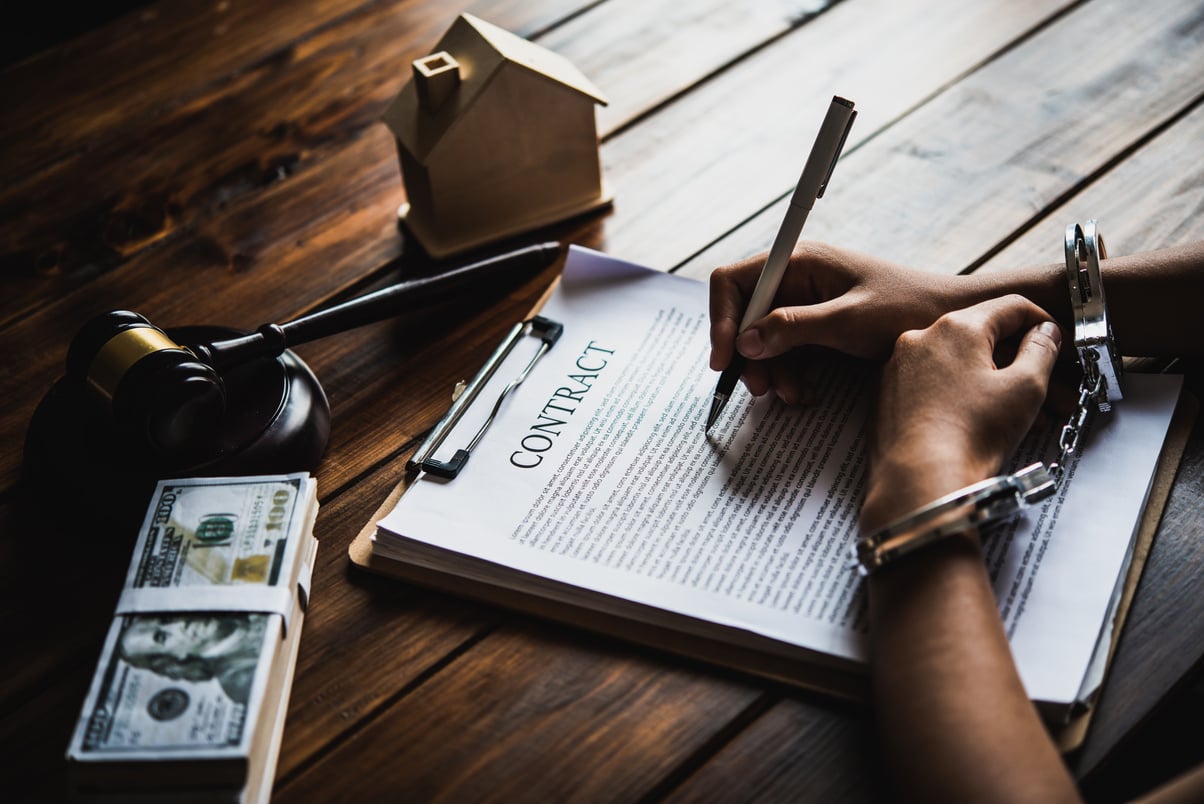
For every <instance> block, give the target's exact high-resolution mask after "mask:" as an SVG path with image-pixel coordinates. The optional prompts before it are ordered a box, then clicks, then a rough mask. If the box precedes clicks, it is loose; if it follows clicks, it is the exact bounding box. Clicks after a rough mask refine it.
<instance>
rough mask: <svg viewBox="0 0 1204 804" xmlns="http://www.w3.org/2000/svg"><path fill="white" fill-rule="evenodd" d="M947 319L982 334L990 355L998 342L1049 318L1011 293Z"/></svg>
mask: <svg viewBox="0 0 1204 804" xmlns="http://www.w3.org/2000/svg"><path fill="white" fill-rule="evenodd" d="M949 317H950V318H952V319H956V320H958V322H959V323H961V324H962V325H965V326H968V327H971V328H972V329H974V330H977V331H979V332H982V333H983V334H984V335H985V336H986V338H987V339H988V341H989V344H990V347H991V351H992V352H993V351H994V350H995V347H996V345H998V344H999V342H1000V341H1003V340H1005V339H1007V338H1011V337H1013V336H1015V335H1019V334H1020V333H1022V332H1026V331H1027V330H1030V329H1032V328H1033V327H1036V326H1037V325H1038V324H1040V323H1042V322H1044V321H1048V320H1049V315H1048V314H1047V313H1046V312H1045V311H1044V310H1042V309H1041V308H1040V307H1038V306H1037V305H1036V304H1033V303H1032V302H1031V301H1029V300H1028V299H1026V298H1024V297H1023V296H1019V295H1017V294H1014V293H1013V294H1010V295H1007V296H999V297H997V298H994V299H988V300H987V301H984V302H979V303H978V304H975V305H973V306H971V307H967V308H965V309H963V310H958V311H956V312H953V313H950V314H949Z"/></svg>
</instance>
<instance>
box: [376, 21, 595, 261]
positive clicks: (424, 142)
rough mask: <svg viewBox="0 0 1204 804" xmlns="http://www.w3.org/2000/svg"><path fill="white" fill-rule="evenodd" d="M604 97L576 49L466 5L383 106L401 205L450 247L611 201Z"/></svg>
mask: <svg viewBox="0 0 1204 804" xmlns="http://www.w3.org/2000/svg"><path fill="white" fill-rule="evenodd" d="M596 103H601V104H605V103H606V98H605V97H603V95H602V93H601V92H599V91H598V89H597V88H596V87H595V86H594V85H593V84H592V83H590V81H589V80H588V79H587V78H586V77H585V76H584V75H582V74H581V72H580V71H579V70H578V69H577V68H576V67H574V66H573V65H572V64H571V63H570V62H569V61H568V60H567V59H565V58H563V57H562V56H559V55H557V54H555V53H552V52H551V51H548V50H546V49H545V48H542V47H539V46H538V45H536V44H533V43H531V42H528V41H527V40H525V39H523V38H521V37H519V36H515V35H514V34H512V33H510V32H508V31H505V30H503V29H501V28H498V27H497V26H495V25H491V24H489V23H487V22H485V21H484V20H481V19H478V18H477V17H474V16H472V15H471V14H462V15H461V16H460V17H459V18H458V19H457V20H456V21H455V23H454V24H453V25H452V26H451V28H449V29H448V31H447V33H446V34H444V36H443V38H442V39H440V40H439V43H438V45H437V46H436V47H435V51H434V52H433V53H432V54H431V55H429V56H426V57H424V58H421V59H418V60H417V61H415V62H414V63H413V80H412V81H410V82H409V83H407V84H406V86H405V87H404V88H403V89H402V91H401V93H400V94H398V96H397V97H396V98H395V99H394V100H393V102H392V104H390V106H389V108H388V109H387V110H386V111H385V114H384V118H383V119H384V122H385V123H386V124H387V125H388V126H389V128H390V129H391V130H392V132H393V134H394V136H395V137H396V139H397V151H398V155H399V157H400V160H401V174H402V181H403V182H404V184H405V189H406V195H407V197H408V199H409V202H408V203H407V204H404V205H402V207H401V209H400V210H398V215H399V216H400V217H401V219H402V220H403V221H404V223H405V226H406V228H407V229H408V230H409V231H410V232H411V233H412V234H413V236H414V237H416V238H417V239H418V241H419V242H420V243H421V245H422V246H423V248H424V249H426V251H427V253H429V254H430V255H431V256H433V257H444V256H447V255H450V254H453V253H456V252H461V251H466V250H468V249H471V248H474V247H476V246H479V245H482V244H484V243H487V242H490V241H493V240H499V239H501V238H504V237H508V236H510V235H514V234H518V233H520V232H524V231H527V230H530V229H535V228H538V227H540V226H544V225H547V224H549V223H552V222H554V221H558V220H563V219H565V218H569V217H572V216H574V215H578V214H581V213H583V212H587V211H589V210H592V209H595V208H597V207H600V206H604V205H606V204H608V203H610V200H611V199H610V195H609V193H608V192H607V190H606V188H605V186H604V184H603V181H602V168H601V164H600V162H599V159H598V135H597V127H596V124H595V121H594V104H596Z"/></svg>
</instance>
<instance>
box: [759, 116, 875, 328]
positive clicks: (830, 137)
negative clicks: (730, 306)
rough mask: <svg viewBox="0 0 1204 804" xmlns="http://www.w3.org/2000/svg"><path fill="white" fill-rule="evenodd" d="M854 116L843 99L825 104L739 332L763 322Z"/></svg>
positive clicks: (830, 173) (821, 193)
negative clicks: (821, 121)
mask: <svg viewBox="0 0 1204 804" xmlns="http://www.w3.org/2000/svg"><path fill="white" fill-rule="evenodd" d="M854 114H856V112H854V111H853V104H852V103H851V102H850V101H847V100H845V99H843V98H839V97H837V98H833V99H832V103H831V104H829V106H828V112H827V114H826V115H824V121H823V123H822V124H821V125H820V127H819V134H818V135H816V137H815V144H814V145H812V146H811V153H810V154H808V155H807V162H806V164H805V165H803V172H802V174H801V175H800V176H799V180H798V184H797V185H796V186H795V188H794V194H793V195H792V196H791V197H790V204H789V206H788V207H787V208H786V215H785V216H784V217H783V219H782V225H781V226H780V227H779V228H778V233H777V236H776V237H775V238H774V240H773V245H772V246H771V247H770V249H769V257H768V258H766V260H765V267H764V268H762V269H761V276H760V278H759V279H758V280H757V285H756V287H755V288H753V293H752V298H750V299H749V301H748V307H747V308H746V309H745V310H744V318H743V319H742V320H741V321H740V331H741V332H743V331H744V330H745V329H747V328H748V327H749V326H751V325H752V324H753V322H755V321H758V320H760V319H761V318H763V317H764V316H765V315H766V314H767V313H768V312H769V310H770V308H771V307H772V305H773V299H774V296H776V295H777V292H778V286H779V285H780V284H781V282H782V277H783V276H784V275H785V274H786V268H787V267H788V266H789V264H790V255H791V254H793V253H794V246H795V244H796V243H798V239H799V235H801V234H802V231H803V224H804V223H805V222H806V221H807V215H808V213H810V212H811V207H812V206H813V205H814V204H815V199H816V198H819V197H820V196H821V195H823V191H824V187H825V185H826V184H827V181H828V177H829V176H831V175H832V169H833V168H834V167H835V166H836V159H837V158H838V157H839V156H840V151H841V149H842V148H843V147H844V141H845V137H846V135H847V134H848V131H849V126H850V124H851V123H852V119H853V115H854Z"/></svg>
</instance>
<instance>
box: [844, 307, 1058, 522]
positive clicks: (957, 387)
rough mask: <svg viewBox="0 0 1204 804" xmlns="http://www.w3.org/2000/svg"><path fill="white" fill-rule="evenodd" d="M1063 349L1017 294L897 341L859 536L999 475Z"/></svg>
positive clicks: (1051, 328) (1053, 327)
mask: <svg viewBox="0 0 1204 804" xmlns="http://www.w3.org/2000/svg"><path fill="white" fill-rule="evenodd" d="M1017 337H1019V344H1018V345H1016V346H1015V351H1014V354H1015V356H1014V358H1012V359H1011V360H1010V361H1007V360H1005V359H1004V358H1002V357H1001V356H1002V355H1006V354H1010V353H1011V352H1012V349H1011V348H1010V346H1011V345H1012V342H1013V341H1014V339H1015V338H1017ZM1061 341H1062V336H1061V331H1060V330H1059V329H1058V326H1057V324H1055V323H1054V322H1053V321H1052V320H1051V319H1050V318H1049V316H1048V315H1047V314H1046V313H1045V312H1044V311H1043V310H1042V309H1041V308H1040V307H1038V306H1037V305H1035V304H1033V303H1032V302H1030V301H1028V300H1027V299H1025V298H1024V297H1022V296H1016V295H1011V296H1002V297H1000V298H997V299H992V300H990V301H985V302H981V303H979V304H976V305H974V306H973V307H968V308H966V309H963V310H957V311H954V312H952V313H948V314H946V315H943V316H941V317H940V318H938V319H937V320H936V322H935V323H933V324H932V326H930V327H927V328H926V329H923V330H910V331H908V332H905V333H903V334H902V335H901V336H900V337H899V339H898V341H897V342H896V344H895V349H894V353H893V354H892V355H891V358H890V360H889V361H888V362H887V364H886V365H885V367H884V368H883V371H882V385H881V389H880V391H879V398H878V409H877V414H876V417H875V422H874V430H873V438H872V441H871V447H870V470H869V484H868V487H867V493H866V499H865V504H864V505H863V507H862V514H861V523H862V528H863V529H864V530H866V531H870V530H875V529H877V528H879V527H882V526H884V525H887V524H889V523H890V522H892V521H894V520H895V519H898V518H899V517H901V516H904V515H906V514H907V513H909V512H910V511H912V510H914V509H915V508H918V507H919V506H921V505H924V504H926V503H929V502H931V501H933V500H935V499H937V498H938V497H941V496H944V495H945V494H948V493H950V492H952V491H956V490H957V489H959V488H962V487H964V486H967V485H969V484H971V483H976V482H978V481H979V480H984V479H986V478H988V477H990V476H992V475H994V474H996V473H998V471H999V469H1000V468H1001V467H1002V466H1003V463H1004V461H1005V460H1007V459H1008V457H1009V456H1010V455H1011V454H1012V452H1013V451H1014V450H1015V448H1016V446H1017V445H1018V444H1019V443H1020V439H1021V438H1023V437H1024V435H1025V433H1027V432H1028V429H1029V428H1030V427H1031V426H1032V423H1033V419H1034V418H1035V417H1036V415H1037V411H1038V410H1039V409H1040V407H1041V403H1042V401H1043V400H1044V399H1045V393H1046V390H1047V388H1048V385H1049V376H1050V372H1051V371H1052V369H1053V366H1054V362H1055V361H1056V359H1057V356H1058V349H1059V347H1060V346H1061Z"/></svg>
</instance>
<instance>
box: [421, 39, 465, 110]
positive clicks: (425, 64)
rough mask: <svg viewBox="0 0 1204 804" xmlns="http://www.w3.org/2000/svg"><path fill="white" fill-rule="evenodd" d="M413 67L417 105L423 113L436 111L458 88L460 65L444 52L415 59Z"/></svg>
mask: <svg viewBox="0 0 1204 804" xmlns="http://www.w3.org/2000/svg"><path fill="white" fill-rule="evenodd" d="M413 66H414V85H415V87H417V89H418V105H419V106H420V107H422V109H423V110H424V111H428V112H433V111H435V110H436V109H438V108H439V107H440V106H442V105H443V101H445V100H447V96H448V95H450V94H451V93H452V91H453V90H454V89H455V88H456V87H458V86H460V64H459V62H457V61H456V60H455V59H453V58H452V56H451V54H450V53H448V52H447V51H445V50H440V51H439V52H438V53H432V54H431V55H429V56H425V57H423V58H421V59H415V60H414V63H413Z"/></svg>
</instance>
